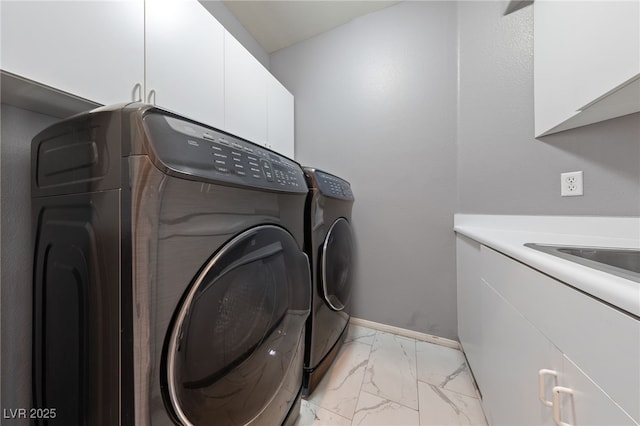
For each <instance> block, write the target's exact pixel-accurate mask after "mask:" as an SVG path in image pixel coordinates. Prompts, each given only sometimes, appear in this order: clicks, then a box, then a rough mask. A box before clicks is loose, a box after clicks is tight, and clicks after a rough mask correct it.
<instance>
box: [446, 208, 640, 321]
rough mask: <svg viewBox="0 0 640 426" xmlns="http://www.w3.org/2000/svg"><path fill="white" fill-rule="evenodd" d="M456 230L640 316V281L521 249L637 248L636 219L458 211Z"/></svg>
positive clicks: (639, 236)
mask: <svg viewBox="0 0 640 426" xmlns="http://www.w3.org/2000/svg"><path fill="white" fill-rule="evenodd" d="M454 229H455V231H456V232H458V233H459V234H462V235H465V236H466V237H469V238H471V239H473V240H475V241H478V242H479V243H481V244H483V245H485V246H488V247H491V248H492V249H494V250H497V251H499V252H501V253H504V254H506V255H507V256H510V257H512V258H514V259H517V260H519V261H520V262H522V263H525V264H527V265H529V266H531V267H532V268H535V269H537V270H539V271H541V272H544V273H545V274H547V275H550V276H552V277H554V278H556V279H558V280H560V281H563V282H565V283H567V284H569V285H571V286H572V287H575V288H578V289H580V290H582V291H584V292H585V293H588V294H590V295H592V296H595V297H597V298H599V299H601V300H604V301H605V302H608V303H610V304H612V305H614V306H617V307H618V308H620V309H623V310H625V311H627V312H629V313H631V314H633V315H636V316H639V317H640V283H638V282H635V281H631V280H627V279H625V278H622V277H618V276H617V275H613V274H609V273H606V272H602V271H599V270H597V269H593V268H590V267H588V266H584V265H581V264H579V263H575V262H571V261H569V260H565V259H562V258H560V257H557V256H553V255H551V254H547V253H543V252H540V251H538V250H535V249H532V248H529V247H525V246H524V244H525V243H538V244H555V245H574V246H597V247H615V248H636V249H637V248H640V218H637V217H600V216H597V217H596V216H593V217H590V216H502V215H471V214H456V215H455V219H454Z"/></svg>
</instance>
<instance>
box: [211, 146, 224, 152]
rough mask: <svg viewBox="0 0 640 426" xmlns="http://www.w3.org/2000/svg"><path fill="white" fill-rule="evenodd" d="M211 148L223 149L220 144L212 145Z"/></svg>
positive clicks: (215, 149)
mask: <svg viewBox="0 0 640 426" xmlns="http://www.w3.org/2000/svg"><path fill="white" fill-rule="evenodd" d="M211 149H213V150H214V151H222V147H221V146H218V145H211Z"/></svg>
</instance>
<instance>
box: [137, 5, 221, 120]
mask: <svg viewBox="0 0 640 426" xmlns="http://www.w3.org/2000/svg"><path fill="white" fill-rule="evenodd" d="M145 8H146V10H145V22H146V30H145V31H146V45H145V58H146V93H147V100H148V101H150V102H152V103H155V104H156V105H158V106H160V107H164V108H167V109H169V110H172V111H175V112H177V113H179V114H181V115H184V116H187V117H189V118H193V119H195V120H197V121H201V122H203V123H206V124H209V125H212V126H214V127H217V128H223V127H224V28H223V27H222V25H221V24H220V23H219V22H218V21H217V20H216V19H215V18H213V16H211V14H210V13H209V12H208V11H207V10H206V9H205V8H204V7H203V6H202V5H201V4H200V3H199V2H197V1H196V0H181V1H175V0H146V4H145Z"/></svg>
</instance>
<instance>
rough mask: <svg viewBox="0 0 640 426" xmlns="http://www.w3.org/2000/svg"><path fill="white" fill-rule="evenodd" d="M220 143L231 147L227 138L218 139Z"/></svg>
mask: <svg viewBox="0 0 640 426" xmlns="http://www.w3.org/2000/svg"><path fill="white" fill-rule="evenodd" d="M218 142H220V143H221V144H222V145H227V146H229V141H228V140H226V139H225V138H220V139H218Z"/></svg>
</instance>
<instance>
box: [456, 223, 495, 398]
mask: <svg viewBox="0 0 640 426" xmlns="http://www.w3.org/2000/svg"><path fill="white" fill-rule="evenodd" d="M480 268H481V264H480V244H479V243H477V242H475V241H473V240H470V239H469V238H466V237H464V236H462V235H458V236H457V237H456V272H457V275H458V337H459V338H460V343H461V344H462V347H463V349H464V353H465V355H466V357H467V360H468V361H469V365H470V366H471V371H472V372H473V375H474V377H475V378H476V381H477V383H478V386H480V392H482V391H483V389H482V386H483V385H484V383H486V381H487V380H488V378H486V377H485V376H484V371H483V370H482V369H481V366H482V365H483V362H482V347H483V338H482V337H483V336H482V321H481V320H482V310H483V305H482V303H481V294H482V293H481V291H482V288H481V286H482V285H483V284H482V280H481V278H480Z"/></svg>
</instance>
